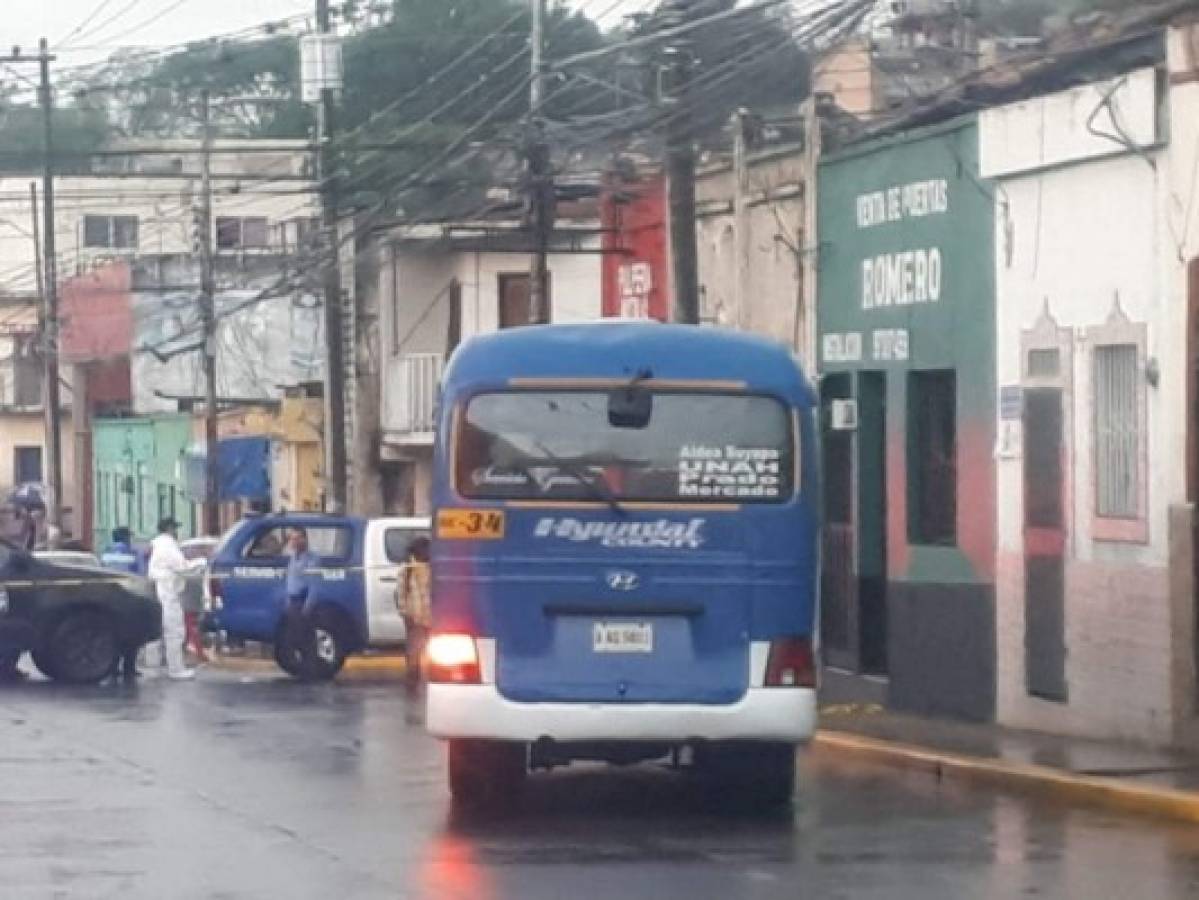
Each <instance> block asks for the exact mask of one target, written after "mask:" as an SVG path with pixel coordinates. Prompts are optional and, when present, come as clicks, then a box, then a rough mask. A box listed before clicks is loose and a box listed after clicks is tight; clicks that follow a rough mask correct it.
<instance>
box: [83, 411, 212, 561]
mask: <svg viewBox="0 0 1199 900" xmlns="http://www.w3.org/2000/svg"><path fill="white" fill-rule="evenodd" d="M191 429H192V421H191V418H190V417H189V416H185V415H161V416H142V417H137V418H126V419H97V420H95V421H94V422H93V425H92V448H93V449H92V459H93V473H92V475H93V482H92V483H93V490H94V492H95V507H94V508H95V524H94V537H95V544H94V546H95V547H97V548H104V547H107V546H108V544H109V541H110V535H111V534H112V530H113V529H114V528H116V527H117V526H118V525H124V526H127V527H128V528H129V529H130V531H132V532H133V537H134V539H135V540H137V541H148V540H150V539H151V538H153V537H154V533H155V529H156V528H157V525H158V522H159V520H160V519H162V518H164V517H166V516H173V517H174V518H176V519H178V520H179V523H180V526H181V527H180V529H179V534H180V537H191V536H192V535H194V534H195V533H196V514H195V506H194V504H193V503H192V502H191V500H190V499H189V498H188V497H187V495H186V494H185V493H184V479H185V477H186V476H185V465H184V460H185V457H186V454H187V448H188V446H189V445H190V444H191V433H192V432H191Z"/></svg>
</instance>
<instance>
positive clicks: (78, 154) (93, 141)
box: [0, 101, 108, 173]
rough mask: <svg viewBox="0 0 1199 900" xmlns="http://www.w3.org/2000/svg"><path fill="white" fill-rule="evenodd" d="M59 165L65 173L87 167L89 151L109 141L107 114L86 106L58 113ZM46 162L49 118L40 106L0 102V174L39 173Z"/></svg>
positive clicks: (56, 144)
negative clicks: (47, 122) (46, 127)
mask: <svg viewBox="0 0 1199 900" xmlns="http://www.w3.org/2000/svg"><path fill="white" fill-rule="evenodd" d="M52 123H53V131H54V137H53V141H54V151H55V156H56V157H57V161H56V165H57V168H58V170H59V171H61V172H81V171H85V170H86V168H87V158H86V155H85V154H87V152H88V151H91V150H96V149H97V148H99V147H100V146H101V145H103V143H104V141H105V140H106V139H107V138H108V122H107V119H106V117H105V115H104V111H103V110H101V109H97V108H94V107H89V106H85V105H75V106H69V107H65V108H58V109H55V110H54V117H53V119H52ZM44 159H45V118H44V116H43V115H42V110H41V108H40V107H38V106H36V105H33V104H29V103H14V102H11V101H10V102H7V103H5V102H3V101H0V172H3V173H25V172H37V171H40V170H41V168H42V164H43V160H44Z"/></svg>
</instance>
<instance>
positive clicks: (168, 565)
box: [147, 518, 204, 681]
mask: <svg viewBox="0 0 1199 900" xmlns="http://www.w3.org/2000/svg"><path fill="white" fill-rule="evenodd" d="M178 529H179V523H178V522H176V521H175V520H174V519H171V518H167V519H163V520H162V521H161V522H159V523H158V536H157V537H156V538H154V540H152V541H151V542H150V565H149V569H148V571H147V574H148V575H149V576H150V580H151V581H152V582H154V588H155V590H156V591H157V593H158V602H159V603H161V604H162V643H163V647H164V648H165V654H166V660H167V677H168V678H171V679H173V680H175V681H188V680H190V679H192V678H195V677H196V671H195V669H189V668H188V667H187V665H186V663H185V662H184V659H183V642H184V640H185V638H186V637H187V631H186V628H185V627H184V619H183V594H184V591H185V589H186V587H187V585H186V582H185V581H184V577H185V576H187V575H190V574H191V573H193V572H196V571H198V570H200V569H201V568H203V567H204V560H202V559H197V560H193V561H191V562H189V561H188V560H187V558H186V557H184V555H183V550H182V549H181V548H180V547H179V539H178V537H177V531H178Z"/></svg>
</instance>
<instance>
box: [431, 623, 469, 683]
mask: <svg viewBox="0 0 1199 900" xmlns="http://www.w3.org/2000/svg"><path fill="white" fill-rule="evenodd" d="M425 658H426V659H427V660H428V663H429V681H434V682H441V683H447V682H448V683H450V684H478V683H479V681H480V678H479V650H478V648H477V647H476V646H475V639H474V638H473V637H471V636H470V635H469V634H434V635H432V636H430V638H429V643H428V646H427V647H426V648H425Z"/></svg>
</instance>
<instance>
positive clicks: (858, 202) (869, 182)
mask: <svg viewBox="0 0 1199 900" xmlns="http://www.w3.org/2000/svg"><path fill="white" fill-rule="evenodd" d="M977 173H978V130H977V126H976V123H975V120H974V119H973V117H971V118H968V119H960V120H957V121H955V122H952V123H949V124H946V125H941V126H937V127H935V128H929V129H923V130H919V131H915V132H909V133H907V134H905V135H902V136H900V137H896V138H888V139H883V140H879V141H876V142H871V143H869V144H864V145H859V146H856V147H854V148H852V149H850V150H848V151H846V152H843V153H841V154H838V155H832V156H829V157H827V158H826V159H825V161H824V162H823V163H822V164H821V167H820V175H819V191H818V215H819V239H820V249H819V304H818V313H817V322H818V333H819V340H818V345H819V346H818V352H819V355H820V365H821V371H822V372H823V373H835V372H848V373H862V372H882V373H885V404H884V414H885V419H886V426H885V428H886V448H885V449H886V453H885V458H886V474H887V479H886V482H887V498H886V504H885V505H886V507H887V529H886V533H887V551H886V552H887V557H888V566H887V568H888V571H889V575H890V578H891V579H892V580H897V581H916V582H919V581H933V582H940V583H970V582H982V583H986V582H990V581H991V580H992V579H993V571H994V501H993V496H994V477H993V466H992V447H993V435H994V416H995V408H994V407H995V363H994V360H995V348H994V344H995V287H994V222H995V218H994V202H995V201H994V197H993V193H992V190H991V188H990V187H989V186H988V185H986V184H985V183H983V182H982V181H981V180H980V179H979V177H978V174H977ZM929 369H953V370H955V372H956V378H957V395H958V396H957V429H958V454H957V467H958V535H957V546H956V547H923V546H913V545H912V543H911V541H910V540H909V527H908V525H909V523H908V521H907V509H908V506H909V505H910V503H909V499H910V498H909V497H908V496H907V481H908V480H907V469H908V466H907V455H908V452H909V448H908V446H907V441H908V432H909V410H908V403H907V400H908V398H907V394H908V373H909V372H912V371H916V370H929ZM854 377H855V380H856V381H857V383H858V388H860V387H861V383H862V382H861V379H860V376H858V375H856V374H855V376H854ZM855 393H857V394H859V395H860V394H861V392H860V390H858V389H855ZM860 399H868V398H862V397H860ZM873 405H875V406H877V403H876V404H873ZM862 440H877V436H875V435H874V434H872V432H871V425H870V423H867V426H866V427H865V428H864V429H863V430H862V431H861V432H860V433H859V441H862ZM877 456H878V454H877V453H876V454H873V455H871V454H866V453H862V454H860V459H861V460H862V461H863V464H864V463H865V461H866V460H868V459H870V458H874V459H877ZM863 474H869V473H863ZM860 483H861V485H862V493H861V494H860V495H859V504H858V509H859V511H861V510H867V511H869V510H871V509H877V508H880V507H881V506H882V504H880V503H879V498H875V497H872V496H871V495H870V493H869V492H870V490H871V485H874V484H879V483H881V479H877V478H872V477H864V478H861V479H860ZM875 490H877V488H875ZM861 553H862V558H863V559H864V560H869V561H871V562H872V563H873V562H874V559H875V556H876V555H877V548H875V547H870V546H863V547H862V548H861Z"/></svg>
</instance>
